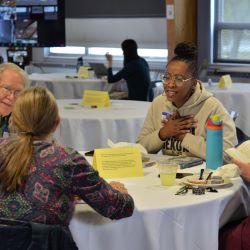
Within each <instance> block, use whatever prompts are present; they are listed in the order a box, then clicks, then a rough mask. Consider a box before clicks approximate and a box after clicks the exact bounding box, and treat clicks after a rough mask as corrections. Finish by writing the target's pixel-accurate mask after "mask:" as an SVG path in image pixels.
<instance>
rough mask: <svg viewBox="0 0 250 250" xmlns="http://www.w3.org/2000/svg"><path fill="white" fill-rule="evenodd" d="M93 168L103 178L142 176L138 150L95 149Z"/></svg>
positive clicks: (131, 148)
mask: <svg viewBox="0 0 250 250" xmlns="http://www.w3.org/2000/svg"><path fill="white" fill-rule="evenodd" d="M93 166H94V168H95V169H97V170H98V172H99V174H100V176H102V177H104V178H108V179H109V178H110V179H112V178H127V177H138V176H143V170H142V159H141V153H140V149H139V148H135V147H130V148H107V149H105V148H104V149H96V150H95V153H94V159H93Z"/></svg>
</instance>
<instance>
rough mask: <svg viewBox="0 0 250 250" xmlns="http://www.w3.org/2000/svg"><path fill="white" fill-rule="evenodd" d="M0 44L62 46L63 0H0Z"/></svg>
mask: <svg viewBox="0 0 250 250" xmlns="http://www.w3.org/2000/svg"><path fill="white" fill-rule="evenodd" d="M0 46H5V47H13V46H15V47H27V46H33V47H52V46H53V47H56V46H65V2H64V0H0Z"/></svg>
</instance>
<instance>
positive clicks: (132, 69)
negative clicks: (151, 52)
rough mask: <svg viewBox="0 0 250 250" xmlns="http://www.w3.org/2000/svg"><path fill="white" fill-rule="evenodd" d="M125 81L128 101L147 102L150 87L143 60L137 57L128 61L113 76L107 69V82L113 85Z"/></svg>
mask: <svg viewBox="0 0 250 250" xmlns="http://www.w3.org/2000/svg"><path fill="white" fill-rule="evenodd" d="M121 79H125V80H126V82H127V86H128V99H130V100H138V101H147V100H148V94H149V86H150V74H149V66H148V63H147V62H146V60H145V59H144V58H141V57H138V58H137V59H135V60H133V61H130V62H129V63H128V64H127V65H126V66H124V67H123V68H122V69H121V70H120V71H119V72H118V73H116V74H115V75H113V72H112V68H109V69H108V82H109V83H114V82H117V81H119V80H121Z"/></svg>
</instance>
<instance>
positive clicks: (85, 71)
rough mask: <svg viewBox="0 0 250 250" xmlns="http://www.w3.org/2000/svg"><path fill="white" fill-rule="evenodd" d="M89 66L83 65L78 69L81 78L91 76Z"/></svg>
mask: <svg viewBox="0 0 250 250" xmlns="http://www.w3.org/2000/svg"><path fill="white" fill-rule="evenodd" d="M88 69H89V67H85V66H81V67H79V70H78V73H77V74H78V77H79V78H89V70H88Z"/></svg>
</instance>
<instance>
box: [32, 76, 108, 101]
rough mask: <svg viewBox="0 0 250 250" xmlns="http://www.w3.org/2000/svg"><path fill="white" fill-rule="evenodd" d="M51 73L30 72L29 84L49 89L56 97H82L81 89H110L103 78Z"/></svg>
mask: <svg viewBox="0 0 250 250" xmlns="http://www.w3.org/2000/svg"><path fill="white" fill-rule="evenodd" d="M66 76H67V74H62V73H51V74H31V75H29V79H30V86H40V87H44V88H47V89H49V90H50V91H51V92H52V93H53V94H54V95H55V97H56V98H57V99H71V98H82V95H83V91H84V90H86V89H91V90H105V91H110V90H111V88H112V84H111V85H109V84H108V83H107V82H106V81H105V80H101V79H97V78H93V79H81V78H73V75H72V74H68V76H70V78H67V77H66Z"/></svg>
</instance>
